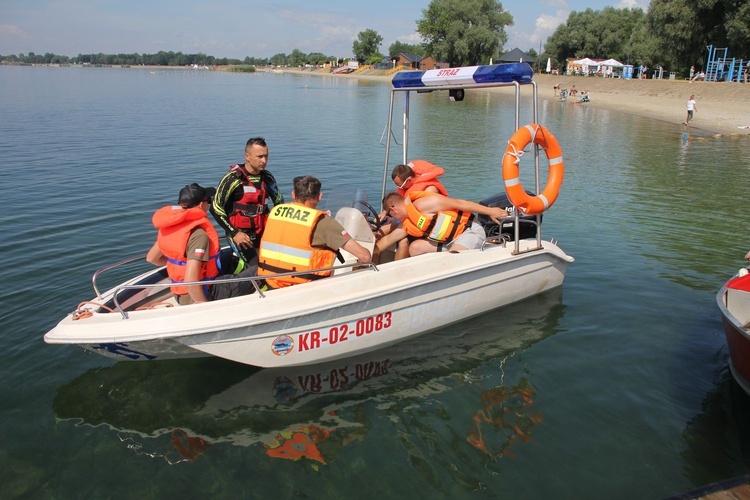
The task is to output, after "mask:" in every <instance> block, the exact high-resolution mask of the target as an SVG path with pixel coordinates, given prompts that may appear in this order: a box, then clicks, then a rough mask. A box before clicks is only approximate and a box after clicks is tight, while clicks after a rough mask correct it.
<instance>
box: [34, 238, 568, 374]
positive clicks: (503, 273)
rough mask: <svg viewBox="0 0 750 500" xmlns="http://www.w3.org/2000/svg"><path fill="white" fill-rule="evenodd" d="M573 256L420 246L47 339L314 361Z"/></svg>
mask: <svg viewBox="0 0 750 500" xmlns="http://www.w3.org/2000/svg"><path fill="white" fill-rule="evenodd" d="M524 243H525V245H526V246H529V247H531V246H533V245H535V244H536V241H535V240H533V241H532V240H528V241H527V240H524ZM572 260H573V259H572V258H571V257H569V256H567V255H566V254H565V253H564V252H562V250H560V249H559V247H557V246H556V245H554V244H552V243H548V242H544V246H543V248H542V249H540V250H536V251H530V252H526V253H521V254H514V253H513V252H512V249H511V248H504V247H500V246H491V247H489V248H488V249H486V250H484V251H480V250H472V251H466V252H461V253H458V254H448V253H441V254H431V255H424V256H420V257H417V258H411V259H405V260H403V261H398V262H392V263H388V264H384V265H382V266H380V268H379V269H380V270H379V271H371V270H360V271H355V272H352V273H347V274H344V275H340V276H334V277H331V278H328V279H325V280H319V281H317V282H313V283H308V284H305V285H297V286H294V287H288V288H284V289H280V290H272V291H269V292H267V293H266V294H265V297H259V296H258V295H257V294H254V295H251V296H247V297H237V298H234V299H227V300H222V301H217V302H212V303H208V304H196V305H192V306H190V307H177V308H171V309H161V310H154V311H139V312H134V313H131V314H130V316H129V318H128V319H122V318H121V317H120V316H119V315H117V314H112V313H106V314H95V315H94V317H92V318H87V319H85V320H79V321H77V322H76V321H74V320H72V319H71V318H66V319H65V320H63V321H62V322H61V323H60V324H59V325H58V326H57V327H56V328H55V329H54V330H52V331H51V332H49V333H48V334H47V335H46V336H45V340H46V341H47V342H49V343H74V344H78V345H81V346H83V347H84V348H86V349H88V350H92V351H94V352H97V353H99V354H102V355H105V356H108V357H112V358H115V359H120V360H154V359H173V358H182V357H195V356H205V355H211V356H218V357H222V358H225V359H229V360H233V361H236V362H240V363H245V364H249V365H254V366H259V367H283V366H301V365H309V364H316V363H321V362H326V361H331V360H336V359H341V358H345V357H349V356H354V355H357V354H361V353H365V352H368V351H372V350H376V349H381V348H384V347H387V346H389V345H392V344H395V343H398V342H401V341H403V340H405V339H408V338H411V337H414V336H416V335H421V334H424V333H427V332H429V331H432V330H435V329H437V328H440V327H443V326H445V325H448V324H451V323H455V322H458V321H462V320H465V319H467V318H470V317H472V316H476V315H478V314H482V313H484V312H486V311H489V310H492V309H496V308H499V307H502V306H504V305H507V304H510V303H513V302H516V301H519V300H523V299H525V298H528V297H531V296H533V295H536V294H539V293H542V292H544V291H546V290H549V289H551V288H555V287H557V286H560V285H561V284H562V282H563V278H564V276H565V271H566V268H567V264H568V263H569V262H571V261H572ZM104 332H107V333H106V334H103V333H104Z"/></svg>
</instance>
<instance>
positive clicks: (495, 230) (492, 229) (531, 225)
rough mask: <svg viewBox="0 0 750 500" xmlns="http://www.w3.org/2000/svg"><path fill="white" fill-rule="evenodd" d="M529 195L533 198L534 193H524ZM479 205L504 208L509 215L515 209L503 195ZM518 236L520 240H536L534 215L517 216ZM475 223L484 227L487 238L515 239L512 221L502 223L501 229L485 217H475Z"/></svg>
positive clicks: (505, 195)
mask: <svg viewBox="0 0 750 500" xmlns="http://www.w3.org/2000/svg"><path fill="white" fill-rule="evenodd" d="M526 192H527V193H528V194H529V195H531V196H534V193H532V192H529V191H526ZM479 203H480V204H481V205H485V206H488V207H500V208H504V209H505V210H507V211H508V212H510V213H511V214H512V213H513V211H514V210H515V209H516V208H515V207H514V206H513V204H512V203H511V202H510V200H509V199H508V195H507V194H505V193H504V192H503V193H498V194H496V195H493V196H490V197H489V198H485V199H484V200H482V201H480V202H479ZM541 217H542V216H541V215H540V216H539V223H540V224H541ZM518 219H519V224H520V227H519V236H520V238H521V239H526V238H536V228H537V226H536V216H535V215H521V216H519V218H518ZM477 221H478V222H479V223H480V224H481V225H482V226H483V227H484V232H485V233H486V234H487V237H488V238H489V237H491V236H499V235H500V234H507V235H508V236H509V237H510V241H513V240H514V238H515V234H516V232H515V222H514V221H513V220H508V221H507V222H503V225H502V227H500V224H498V223H497V222H495V221H494V220H492V219H491V218H490V217H489V216H487V215H482V214H479V215H478V217H477Z"/></svg>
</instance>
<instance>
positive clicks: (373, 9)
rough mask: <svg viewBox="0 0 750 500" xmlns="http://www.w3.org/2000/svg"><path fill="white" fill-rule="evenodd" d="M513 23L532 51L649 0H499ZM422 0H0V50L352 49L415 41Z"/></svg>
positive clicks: (267, 53) (514, 36) (241, 52)
mask: <svg viewBox="0 0 750 500" xmlns="http://www.w3.org/2000/svg"><path fill="white" fill-rule="evenodd" d="M501 3H502V5H503V7H504V8H505V10H507V11H509V12H510V13H511V14H512V15H513V19H514V23H515V24H514V25H513V26H511V27H509V28H506V31H507V33H508V43H507V44H506V45H505V48H506V49H507V50H510V49H512V48H514V47H518V48H520V49H522V50H528V49H531V48H534V49H536V50H537V51H538V50H539V44H540V43H542V44H543V43H544V41H545V40H546V38H547V37H548V36H549V35H551V34H552V33H553V32H554V30H555V28H556V27H557V26H558V25H560V24H561V23H563V22H565V20H566V19H567V17H568V14H570V12H572V11H582V10H585V9H586V8H591V9H594V10H600V9H602V8H604V7H606V6H612V7H617V8H624V7H627V8H630V7H641V8H643V9H645V8H646V7H647V6H648V1H647V0H617V1H611V0H504V1H501ZM428 5H429V0H379V1H367V2H362V1H356V0H317V1H316V0H312V1H310V0H308V1H302V0H279V1H276V0H270V1H264V2H260V1H258V0H212V1H205V0H201V1H196V0H181V1H177V0H150V1H145V0H54V1H53V0H0V54H2V55H9V54H19V53H24V54H26V53H28V52H35V53H37V54H44V53H46V52H52V53H54V54H58V55H67V56H76V55H78V54H90V53H99V52H101V53H104V54H117V53H126V54H128V53H147V54H152V53H156V52H158V51H160V50H164V51H174V52H178V51H179V52H183V53H188V54H192V53H198V52H203V53H205V54H208V55H212V56H216V57H230V58H238V59H244V58H245V56H251V57H271V56H273V55H274V54H277V53H280V52H282V53H285V54H289V53H290V52H292V50H294V49H299V50H301V51H302V52H304V53H310V52H322V53H324V54H326V55H329V56H337V57H350V56H351V55H352V42H353V41H354V40H355V39H356V37H357V34H358V33H359V32H360V31H363V30H365V29H368V28H371V29H374V30H375V31H377V32H378V33H379V34H380V35H381V36H382V37H383V44H382V45H381V47H380V51H381V52H382V53H384V54H387V53H388V47H389V45H390V44H392V43H393V42H395V41H397V40H398V41H401V42H404V43H419V42H420V41H421V40H420V38H419V35H418V34H417V33H416V21H417V20H418V19H420V18H421V17H422V10H423V9H426V8H427V6H428Z"/></svg>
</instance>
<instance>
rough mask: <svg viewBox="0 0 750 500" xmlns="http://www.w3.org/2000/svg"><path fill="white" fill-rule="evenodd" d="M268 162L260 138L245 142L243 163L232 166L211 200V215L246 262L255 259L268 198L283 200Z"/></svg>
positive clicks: (262, 140) (263, 227)
mask: <svg viewBox="0 0 750 500" xmlns="http://www.w3.org/2000/svg"><path fill="white" fill-rule="evenodd" d="M267 164H268V146H267V145H266V141H265V139H263V138H262V137H252V138H250V139H249V140H248V141H247V143H246V144H245V163H242V164H237V165H232V166H231V167H230V168H229V172H227V173H226V174H225V175H224V177H222V178H221V180H220V181H219V187H218V188H217V190H216V196H214V198H213V202H212V203H211V215H213V216H214V219H216V222H218V224H219V225H220V226H221V227H222V228H223V229H224V231H225V232H226V234H227V237H228V238H229V240H230V243H231V244H232V246H233V247H235V250H237V251H238V252H239V253H240V254H241V256H242V257H243V259H244V260H245V261H247V262H255V260H256V257H257V254H256V251H255V250H254V249H257V247H258V245H259V244H260V238H261V236H263V231H264V229H265V226H266V221H267V220H268V213H269V208H268V204H267V200H268V199H270V200H271V201H272V202H273V204H274V206H275V205H280V204H282V203H284V197H283V196H282V195H281V192H280V191H279V187H278V186H277V184H276V179H274V177H273V175H272V174H271V172H269V171H268V170H266V165H267Z"/></svg>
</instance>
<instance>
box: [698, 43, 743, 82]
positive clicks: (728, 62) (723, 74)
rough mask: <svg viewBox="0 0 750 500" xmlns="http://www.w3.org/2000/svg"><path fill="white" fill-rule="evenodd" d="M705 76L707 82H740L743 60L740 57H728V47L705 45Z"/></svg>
mask: <svg viewBox="0 0 750 500" xmlns="http://www.w3.org/2000/svg"><path fill="white" fill-rule="evenodd" d="M706 49H707V51H708V53H707V55H706V69H705V73H706V78H705V81H707V82H721V81H727V82H738V83H739V82H741V81H742V77H743V68H744V62H745V61H743V60H742V59H737V58H735V57H732V58H730V57H728V55H727V52H728V50H729V49H727V48H726V47H725V48H721V49H719V48H716V47H714V46H713V45H709V46H708V47H706Z"/></svg>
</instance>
